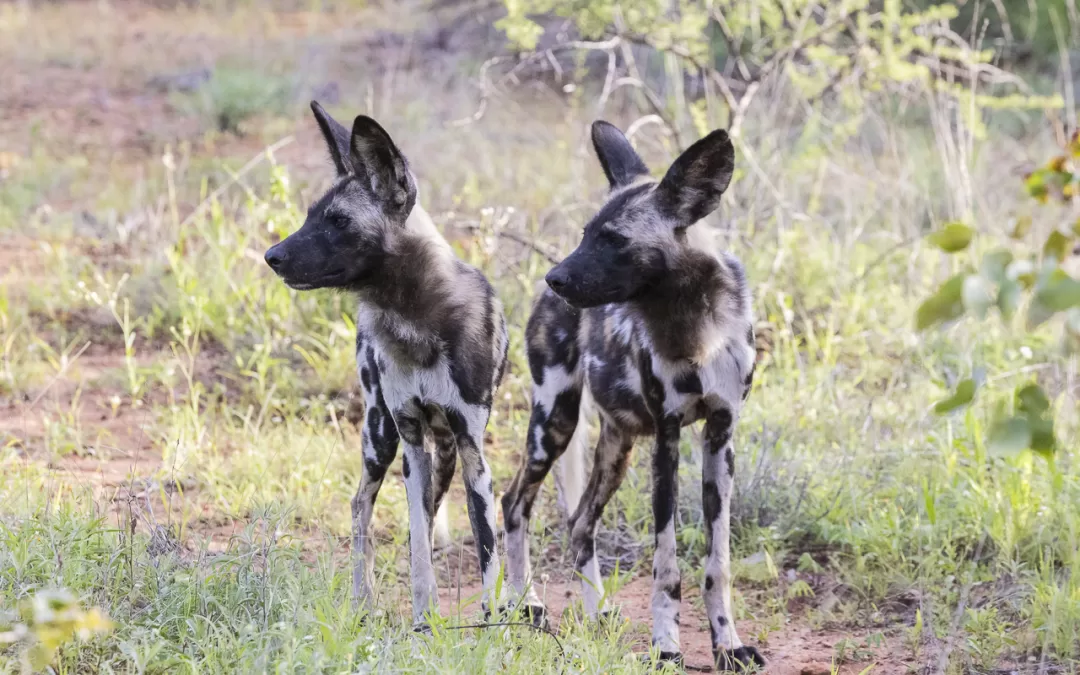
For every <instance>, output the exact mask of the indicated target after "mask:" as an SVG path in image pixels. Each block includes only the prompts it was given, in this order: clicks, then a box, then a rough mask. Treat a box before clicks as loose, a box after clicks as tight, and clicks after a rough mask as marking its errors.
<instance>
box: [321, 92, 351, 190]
mask: <svg viewBox="0 0 1080 675" xmlns="http://www.w3.org/2000/svg"><path fill="white" fill-rule="evenodd" d="M311 112H312V113H314V114H315V121H316V122H318V123H319V129H320V130H321V131H322V135H323V138H324V139H326V147H327V149H328V150H329V151H330V159H332V160H333V161H334V168H335V169H337V172H338V175H339V176H344V175H345V174H347V173H352V166H350V164H349V130H348V129H346V128H345V127H343V126H341V125H340V124H338V122H337V120H335V119H334V118H333V117H330V113H328V112H326V111H325V110H323V107H322V106H321V105H319V102H318V101H312V102H311Z"/></svg>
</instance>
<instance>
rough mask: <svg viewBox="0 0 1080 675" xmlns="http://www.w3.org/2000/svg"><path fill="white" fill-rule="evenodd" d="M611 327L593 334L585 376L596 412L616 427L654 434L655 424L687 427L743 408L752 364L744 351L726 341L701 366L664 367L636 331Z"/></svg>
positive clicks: (746, 349)
mask: <svg viewBox="0 0 1080 675" xmlns="http://www.w3.org/2000/svg"><path fill="white" fill-rule="evenodd" d="M610 322H611V320H610V319H609V325H608V330H606V331H603V332H601V331H598V330H594V331H593V335H592V337H593V339H591V340H589V342H588V344H587V345H586V349H585V370H586V378H587V380H588V383H589V388H590V391H591V392H592V394H593V398H594V399H595V400H596V403H597V405H598V407H599V408H600V410H601V411H602V412H603V413H604V414H605V415H606V416H607V417H608V418H609V419H610V420H612V421H614V422H615V423H617V424H618V425H619V426H620V427H622V428H624V429H626V430H628V431H631V432H634V433H652V432H654V431H655V430H656V422H657V421H658V420H661V419H669V418H671V417H676V418H678V419H679V422H680V424H681V425H686V424H690V423H692V422H694V421H696V420H699V419H702V418H704V417H705V415H706V414H707V412H708V411H709V410H711V409H713V408H715V407H716V406H718V405H721V404H722V405H724V406H725V407H729V408H735V407H737V406H738V404H739V403H740V402H741V400H742V393H743V382H744V380H745V379H746V376H747V373H749V371H750V367H751V364H752V363H753V351H752V349H751V348H750V347H749V346H748V345H744V344H742V343H741V342H735V341H728V342H727V343H726V344H724V345H723V346H722V347H721V348H718V349H716V350H714V351H713V353H712V354H710V356H709V357H708V358H706V359H705V360H704V361H703V362H701V363H692V362H690V361H687V360H680V361H668V360H665V359H663V358H662V357H660V356H658V355H657V354H656V353H655V352H654V350H653V349H651V346H650V345H649V344H648V341H647V339H645V337H644V336H643V334H642V332H641V331H640V330H635V329H634V327H631V326H620V322H618V321H615V322H614V324H613V325H612V324H611V323H610ZM601 337H602V338H603V339H600V338H601Z"/></svg>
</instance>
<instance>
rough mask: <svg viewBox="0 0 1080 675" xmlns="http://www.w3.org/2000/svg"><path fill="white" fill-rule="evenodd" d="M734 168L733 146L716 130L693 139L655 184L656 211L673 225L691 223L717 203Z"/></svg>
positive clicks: (729, 140) (725, 134) (721, 131)
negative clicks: (658, 182) (700, 137)
mask: <svg viewBox="0 0 1080 675" xmlns="http://www.w3.org/2000/svg"><path fill="white" fill-rule="evenodd" d="M734 170H735V147H734V146H733V145H732V144H731V139H730V138H728V133H727V132H726V131H723V130H717V131H714V132H712V133H711V134H709V135H708V136H706V137H705V138H703V139H701V140H700V141H698V142H697V143H694V144H693V145H691V146H690V147H689V148H687V149H686V152H684V153H683V154H681V155H679V157H678V159H676V160H675V162H674V163H672V165H671V168H670V169H668V172H667V174H666V175H665V176H664V179H663V180H662V181H660V185H659V186H657V188H656V193H655V194H656V200H657V205H658V206H659V208H660V211H661V212H662V213H663V214H664V215H665V216H666V217H668V218H670V219H672V220H673V221H674V222H675V226H676V227H686V226H687V225H693V224H694V223H696V222H697V221H699V220H701V219H702V218H704V217H705V216H707V215H709V214H710V213H712V212H713V211H715V210H716V207H718V206H720V198H721V197H722V196H723V195H724V190H727V187H728V184H729V183H731V174H732V172H733V171H734Z"/></svg>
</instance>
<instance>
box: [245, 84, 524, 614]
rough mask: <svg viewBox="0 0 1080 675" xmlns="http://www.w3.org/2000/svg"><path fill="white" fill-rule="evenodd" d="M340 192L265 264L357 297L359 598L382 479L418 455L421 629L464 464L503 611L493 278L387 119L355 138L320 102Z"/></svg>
mask: <svg viewBox="0 0 1080 675" xmlns="http://www.w3.org/2000/svg"><path fill="white" fill-rule="evenodd" d="M311 110H312V112H314V113H315V119H316V121H318V123H319V128H320V129H321V130H322V133H323V136H324V137H325V139H326V144H327V146H328V147H329V150H330V157H331V159H332V160H333V162H334V167H335V168H336V169H337V176H338V177H337V181H336V182H335V183H334V185H333V186H332V187H331V188H330V190H329V191H328V192H327V193H326V194H325V195H323V196H322V197H321V198H320V199H319V200H318V201H317V202H315V203H314V204H313V205H312V206H311V208H310V209H309V210H308V214H307V219H306V220H305V222H304V225H303V226H302V227H301V228H300V229H299V230H297V231H296V232H294V233H293V234H291V235H289V237H288V238H286V239H284V240H283V241H281V242H279V243H278V244H275V245H274V246H273V247H271V248H270V250H268V251H267V252H266V263H267V264H268V265H270V267H271V268H273V270H274V271H275V272H276V273H277V274H278V276H280V277H281V278H282V279H283V280H284V281H285V283H286V284H288V285H289V286H290V287H292V288H295V289H299V290H309V289H314V288H336V289H341V290H346V291H351V292H353V293H355V295H356V297H357V299H358V300H359V310H358V311H357V317H356V362H357V368H358V370H359V375H360V383H361V386H362V388H363V390H364V398H365V402H366V411H365V419H364V423H363V429H362V439H363V453H364V473H363V477H362V478H361V479H360V487H359V489H358V490H357V491H356V496H355V497H353V500H352V518H353V537H352V551H353V599H354V601H355V602H356V603H357V604H358V605H361V606H367V607H368V608H371V606H372V601H373V595H372V572H373V569H374V564H375V550H374V548H375V547H374V540H373V539H372V537H371V514H372V509H373V507H374V504H375V498H376V496H377V495H378V493H379V487H380V486H381V485H382V482H383V476H385V475H386V470H387V468H388V467H389V466H390V463H391V462H392V461H393V460H394V456H395V455H397V450H398V441H399V439H400V440H401V441H403V442H404V444H405V453H404V457H403V458H402V466H401V471H402V474H403V475H404V477H405V489H406V493H407V496H408V503H409V562H410V570H411V577H412V595H413V618H414V620H415V622H416V623H417V624H418V626H423V625H424V624H423V617H424V613H425V612H428V611H432V612H436V611H437V608H438V595H437V593H436V582H435V573H434V569H433V568H432V564H431V551H432V547H433V542H432V536H433V527H432V520H433V518H434V515H435V513H436V511H437V510H439V509H440V504H441V503H442V499H443V497H444V496H445V494H446V490H447V488H448V487H449V485H450V480H451V478H452V477H453V474H454V467H455V463H456V461H457V457H458V456H460V457H461V464H462V473H463V475H464V478H465V487H466V492H467V494H468V508H469V519H470V521H471V522H472V528H473V535H474V537H475V539H476V548H477V555H478V558H479V560H480V574H481V577H482V579H483V585H484V606H485V608H487V607H490V606H491V603H492V602H493V601H494V600H495V598H493V597H492V595H493V593H494V592H495V580H496V577H497V575H498V570H499V558H498V554H497V552H496V544H495V499H494V494H493V492H492V487H491V470H490V468H489V467H488V463H487V460H485V459H484V452H483V444H484V428H485V427H486V426H487V422H488V416H489V414H490V412H491V401H492V396H493V394H494V391H495V388H496V386H497V385H498V383H499V381H500V380H501V379H502V375H503V369H504V367H505V365H506V348H507V334H506V321H505V318H504V317H503V312H502V306H501V305H500V303H499V301H498V299H497V298H496V297H495V293H494V291H493V290H492V288H491V285H490V284H489V283H488V281H487V279H485V278H484V275H483V274H482V273H481V272H480V271H479V270H477V269H475V268H473V267H470V266H469V265H466V264H465V263H464V262H462V261H461V260H459V259H457V258H456V257H455V256H454V254H453V251H452V249H451V248H450V245H449V244H448V243H447V242H446V240H445V239H443V237H442V236H441V235H440V234H439V232H438V230H436V229H435V225H434V224H433V223H432V221H431V218H429V217H428V214H427V213H426V212H425V211H424V209H422V208H421V207H420V205H419V204H417V203H416V181H415V179H414V178H413V175H412V173H411V172H410V171H409V164H408V162H407V161H406V159H405V156H404V155H402V154H401V151H400V150H398V148H397V146H396V145H394V142H393V141H392V140H390V136H389V135H388V134H387V133H386V131H384V130H383V128H382V127H381V126H379V124H378V123H376V122H375V120H373V119H371V118H370V117H365V116H363V115H361V116H359V117H357V118H356V120H355V121H354V122H353V125H352V131H351V132H350V131H349V130H348V129H346V128H345V127H343V126H341V125H340V124H338V123H337V122H336V121H334V120H333V119H332V118H331V117H330V115H328V114H327V113H326V111H324V110H323V109H322V107H321V106H320V105H319V104H318V103H317V102H314V101H313V102H312V104H311Z"/></svg>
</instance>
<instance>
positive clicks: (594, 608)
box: [570, 420, 634, 618]
mask: <svg viewBox="0 0 1080 675" xmlns="http://www.w3.org/2000/svg"><path fill="white" fill-rule="evenodd" d="M633 446H634V439H633V437H632V436H630V435H629V434H627V433H625V432H624V431H622V430H620V429H619V428H618V427H616V426H615V425H614V424H612V423H610V422H609V421H607V420H602V422H601V424H600V439H599V441H598V442H597V444H596V455H595V457H594V459H593V470H592V475H591V476H589V485H588V487H587V488H585V494H584V495H583V497H582V500H581V504H579V505H578V508H577V511H575V512H574V515H573V516H572V517H571V518H570V552H571V555H572V556H573V558H574V569H575V570H576V571H577V573H578V574H580V575H581V581H582V595H583V599H584V601H585V612H586V613H587V614H588V615H589V616H590V617H592V618H596V617H597V615H598V614H600V613H602V612H603V611H604V610H605V606H604V604H603V603H602V602H601V601H602V599H603V594H604V585H603V578H602V577H601V576H600V564H599V562H598V561H597V559H596V529H597V527H598V526H599V524H600V517H601V516H602V515H603V513H604V507H605V506H607V503H608V501H610V500H611V496H612V495H613V494H615V490H616V489H618V487H619V484H620V483H622V481H623V478H624V477H625V476H626V466H627V464H628V461H629V459H630V450H631V449H632V448H633Z"/></svg>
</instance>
